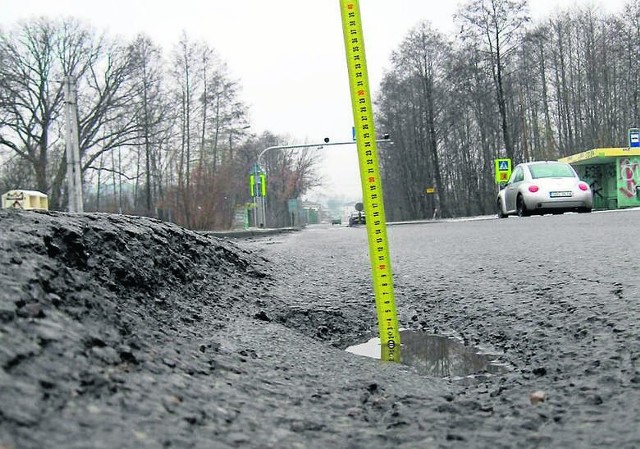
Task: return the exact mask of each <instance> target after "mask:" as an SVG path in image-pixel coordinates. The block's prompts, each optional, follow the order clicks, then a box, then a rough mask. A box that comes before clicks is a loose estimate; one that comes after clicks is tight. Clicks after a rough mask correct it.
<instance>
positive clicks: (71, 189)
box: [63, 76, 84, 213]
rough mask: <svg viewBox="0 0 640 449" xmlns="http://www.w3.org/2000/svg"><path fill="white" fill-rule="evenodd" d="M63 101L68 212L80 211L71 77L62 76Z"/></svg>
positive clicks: (78, 150)
mask: <svg viewBox="0 0 640 449" xmlns="http://www.w3.org/2000/svg"><path fill="white" fill-rule="evenodd" d="M63 82H64V102H65V115H66V142H65V146H66V148H65V149H66V155H67V189H68V197H69V205H68V210H69V212H75V213H82V212H84V207H83V203H82V172H81V167H80V149H79V144H78V115H77V114H78V111H77V101H76V98H77V96H76V83H75V80H74V79H73V77H71V76H65V77H64V81H63Z"/></svg>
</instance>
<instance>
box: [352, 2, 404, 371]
mask: <svg viewBox="0 0 640 449" xmlns="http://www.w3.org/2000/svg"><path fill="white" fill-rule="evenodd" d="M340 11H341V14H342V30H343V33H344V46H345V50H346V53H347V67H348V70H349V85H350V88H351V104H352V107H353V120H354V125H355V131H356V145H357V147H358V163H359V165H360V182H361V183H362V195H363V203H364V212H365V216H366V224H367V237H368V241H369V257H370V259H371V273H372V277H373V291H374V294H375V300H376V311H377V314H378V330H379V332H380V348H381V357H380V358H381V359H382V360H387V361H393V362H399V361H400V333H399V330H398V314H397V312H396V302H395V298H394V294H393V278H392V274H391V258H390V257H389V246H388V242H387V222H386V218H385V214H384V204H383V198H382V183H381V179H380V164H379V162H378V149H377V146H376V130H375V126H374V124H373V107H372V102H371V93H370V91H369V76H368V74H367V62H366V58H365V52H364V37H363V33H362V22H361V20H360V6H359V4H358V0H340Z"/></svg>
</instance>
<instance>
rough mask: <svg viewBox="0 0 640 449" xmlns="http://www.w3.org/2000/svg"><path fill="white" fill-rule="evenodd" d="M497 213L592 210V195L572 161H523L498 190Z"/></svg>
mask: <svg viewBox="0 0 640 449" xmlns="http://www.w3.org/2000/svg"><path fill="white" fill-rule="evenodd" d="M497 208H498V217H500V218H506V217H508V216H509V215H518V216H520V217H526V216H528V215H533V214H545V213H553V214H561V213H564V212H572V211H574V212H591V209H592V208H593V195H592V193H591V189H590V188H589V184H587V183H586V182H584V181H581V180H580V178H579V177H578V174H577V173H576V171H575V170H574V169H573V167H571V165H569V164H566V163H564V162H555V161H545V162H526V163H522V164H519V165H517V166H516V168H515V169H514V170H513V173H512V174H511V178H509V182H507V184H506V185H505V187H504V188H503V189H501V190H500V192H499V193H498V200H497Z"/></svg>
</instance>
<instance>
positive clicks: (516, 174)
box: [509, 167, 524, 184]
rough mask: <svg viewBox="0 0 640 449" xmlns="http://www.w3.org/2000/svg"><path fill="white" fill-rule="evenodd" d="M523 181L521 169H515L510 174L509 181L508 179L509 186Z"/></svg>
mask: <svg viewBox="0 0 640 449" xmlns="http://www.w3.org/2000/svg"><path fill="white" fill-rule="evenodd" d="M522 180H524V171H523V170H522V167H516V169H515V170H514V171H513V173H512V174H511V179H509V184H513V183H514V182H520V181H522Z"/></svg>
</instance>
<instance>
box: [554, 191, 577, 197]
mask: <svg viewBox="0 0 640 449" xmlns="http://www.w3.org/2000/svg"><path fill="white" fill-rule="evenodd" d="M549 196H550V197H551V198H566V197H569V196H573V193H572V192H571V191H564V192H549Z"/></svg>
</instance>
